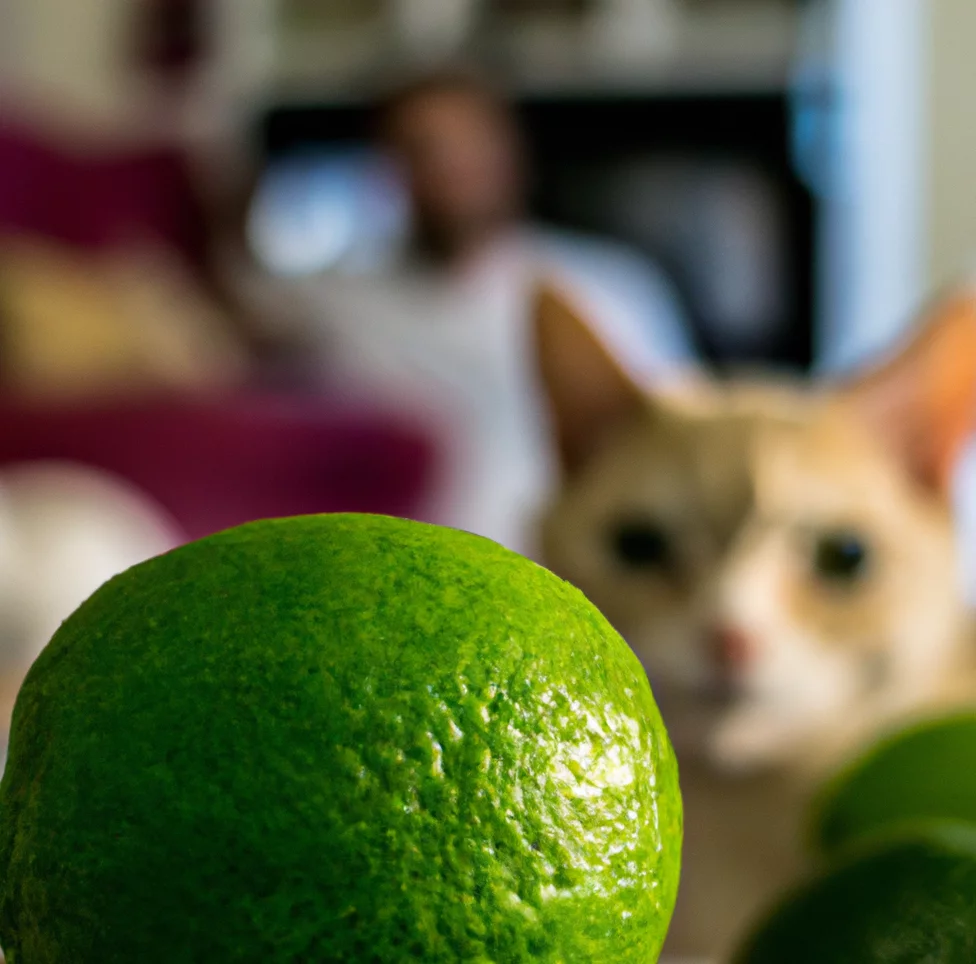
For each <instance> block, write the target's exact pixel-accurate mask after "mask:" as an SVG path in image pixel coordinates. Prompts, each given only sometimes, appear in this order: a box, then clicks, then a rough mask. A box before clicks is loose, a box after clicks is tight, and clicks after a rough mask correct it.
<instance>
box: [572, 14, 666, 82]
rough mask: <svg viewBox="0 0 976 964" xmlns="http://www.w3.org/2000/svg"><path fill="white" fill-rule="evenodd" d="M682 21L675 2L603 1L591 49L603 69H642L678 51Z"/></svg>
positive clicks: (595, 18) (596, 16)
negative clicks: (679, 30)
mask: <svg viewBox="0 0 976 964" xmlns="http://www.w3.org/2000/svg"><path fill="white" fill-rule="evenodd" d="M679 21H680V17H679V10H678V6H677V3H676V2H675V0H599V2H598V3H596V4H595V9H594V11H593V13H592V14H591V17H590V26H589V30H588V33H589V35H590V42H589V44H588V49H589V51H590V53H591V56H592V57H593V59H594V60H595V61H596V62H597V63H598V65H599V66H600V67H601V68H603V69H614V70H636V69H640V68H641V67H646V66H647V65H648V62H649V61H655V60H660V59H661V58H663V57H667V56H669V55H671V54H673V53H674V52H675V49H676V45H677V40H678V28H679Z"/></svg>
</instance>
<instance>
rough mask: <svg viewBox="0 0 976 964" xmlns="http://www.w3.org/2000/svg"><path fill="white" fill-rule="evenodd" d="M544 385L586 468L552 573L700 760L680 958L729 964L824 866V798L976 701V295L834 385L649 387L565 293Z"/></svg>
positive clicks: (687, 791) (549, 333)
mask: <svg viewBox="0 0 976 964" xmlns="http://www.w3.org/2000/svg"><path fill="white" fill-rule="evenodd" d="M537 329H538V336H539V337H538V347H539V364H540V369H541V374H542V382H543V384H544V386H545V388H546V391H547V392H548V395H549V398H550V402H551V410H552V415H553V427H554V430H555V432H556V434H557V436H558V440H559V443H560V449H561V452H562V456H563V462H564V486H563V489H562V491H561V493H560V494H559V496H558V498H557V499H556V500H555V502H554V503H553V504H552V505H551V507H550V509H549V511H548V513H547V514H546V516H545V519H544V522H543V544H544V559H543V561H544V562H545V564H547V565H548V566H550V567H551V568H552V569H554V570H555V571H556V572H557V573H558V574H560V575H561V576H563V577H564V578H566V579H568V580H569V581H571V582H573V583H575V584H576V585H577V586H579V588H581V589H582V590H583V591H584V592H585V593H586V594H587V595H588V596H589V597H590V598H591V599H592V600H593V601H594V603H596V604H597V605H598V606H599V607H600V608H601V609H602V610H603V611H604V613H605V614H606V615H607V617H608V618H609V619H610V621H611V622H612V623H614V624H615V626H616V628H617V629H618V630H619V631H620V633H621V634H622V635H623V636H624V638H625V639H627V641H628V642H629V643H630V645H631V646H632V647H633V649H634V650H635V651H636V653H637V655H638V656H639V657H640V659H641V660H642V662H643V664H644V666H645V668H646V670H647V673H648V675H649V677H650V680H651V683H652V685H653V688H654V692H655V695H656V698H657V700H658V703H659V705H660V707H661V711H662V713H663V715H664V719H665V722H666V723H667V725H668V729H669V732H670V734H671V738H672V741H673V742H674V745H675V748H676V750H677V754H678V759H679V763H680V766H681V786H682V791H683V795H684V800H685V855H684V866H683V871H682V886H681V892H680V895H679V899H678V909H677V911H676V916H675V920H674V924H673V926H672V931H671V935H670V937H669V942H668V945H667V947H666V950H665V959H670V958H669V955H671V956H673V957H674V959H675V960H679V959H683V958H688V959H702V960H708V961H711V960H714V961H725V960H726V959H727V958H728V955H729V953H730V950H731V949H732V948H733V947H734V945H735V943H736V941H737V940H738V939H739V938H740V937H741V936H742V929H743V927H748V925H750V924H751V923H753V922H754V919H755V916H756V914H757V912H759V911H761V910H762V909H763V908H764V906H765V905H766V904H767V903H768V902H769V900H770V899H771V898H772V897H774V896H775V895H776V894H777V893H778V892H779V891H780V890H781V889H782V887H783V886H785V885H787V884H788V883H789V882H790V881H791V879H792V878H793V877H794V875H795V874H797V873H798V871H799V869H800V868H801V867H802V866H803V862H804V859H803V853H802V826H801V824H802V818H803V814H804V811H805V807H806V804H807V801H808V797H809V794H810V792H811V789H812V787H813V786H814V785H815V781H817V780H819V779H820V778H821V777H822V776H823V775H824V774H825V773H826V772H827V771H829V770H830V769H832V768H833V767H835V766H837V765H838V764H839V763H840V762H842V761H843V760H845V759H846V757H847V756H848V755H849V754H850V753H852V752H855V751H857V750H858V748H860V747H862V746H863V745H864V744H865V743H866V742H868V741H870V740H871V739H872V738H873V737H875V736H877V735H879V734H880V733H881V732H882V731H883V730H885V729H886V728H887V727H889V726H892V725H894V724H896V723H899V722H902V721H904V720H906V719H907V718H910V717H912V716H916V715H919V714H926V713H931V712H935V711H938V710H939V709H940V708H943V707H946V706H949V705H952V704H958V703H959V702H961V701H968V700H970V699H976V672H974V670H976V659H974V657H976V645H974V644H973V643H972V642H971V639H970V637H969V635H968V632H967V615H968V614H967V612H966V607H965V603H964V600H963V594H962V592H961V586H960V580H959V577H958V575H957V560H956V548H955V544H954V535H953V524H952V518H951V512H950V510H949V507H948V499H947V480H948V478H949V476H950V474H951V468H952V464H953V460H954V459H955V457H956V455H957V453H958V452H959V450H960V448H961V446H962V443H963V442H964V441H965V439H966V437H967V434H968V433H969V431H970V430H971V428H972V422H973V418H972V415H973V413H974V411H976V300H974V299H973V298H970V297H968V296H964V297H954V298H950V299H948V300H946V301H943V302H941V303H940V304H938V305H937V306H935V307H934V308H933V310H932V311H931V313H930V315H928V316H926V318H924V319H923V324H922V325H921V327H920V329H919V331H920V333H919V334H918V335H917V337H915V339H914V341H912V342H911V343H910V344H908V345H907V346H905V347H904V349H903V350H902V351H901V352H900V353H899V354H898V355H897V356H896V357H893V358H892V359H891V360H890V361H888V362H887V363H886V364H884V365H882V366H881V367H879V368H878V369H877V370H875V371H873V372H871V373H870V374H868V375H865V376H864V377H862V378H859V379H857V380H852V381H850V382H848V383H845V384H842V385H837V386H835V387H834V388H832V389H822V390H813V389H803V388H801V387H799V386H794V387H790V386H778V387H769V386H761V385H755V384H738V383H730V384H726V385H720V384H713V383H704V384H700V385H696V386H689V387H687V389H685V390H682V391H681V392H675V393H672V394H671V395H669V396H667V397H665V396H664V395H658V396H654V397H650V396H648V395H647V394H646V393H644V392H642V391H640V390H638V389H637V388H636V387H635V386H634V385H633V384H632V383H631V382H630V381H628V379H627V377H626V376H625V375H624V374H623V373H622V372H621V371H620V369H619V368H618V367H617V366H616V365H615V364H614V363H613V362H612V361H611V359H610V356H609V355H608V354H607V353H606V352H605V351H604V350H603V349H602V347H601V345H600V344H599V343H598V342H597V341H596V340H595V339H594V338H593V336H592V334H591V333H590V330H589V329H588V327H587V325H586V324H585V322H584V320H583V319H580V318H579V317H577V315H576V313H575V311H574V308H573V306H572V305H571V304H569V303H567V302H566V301H564V300H563V299H562V297H561V296H560V295H559V293H558V292H556V291H554V290H545V291H543V292H542V293H541V294H540V296H539V300H538V308H537Z"/></svg>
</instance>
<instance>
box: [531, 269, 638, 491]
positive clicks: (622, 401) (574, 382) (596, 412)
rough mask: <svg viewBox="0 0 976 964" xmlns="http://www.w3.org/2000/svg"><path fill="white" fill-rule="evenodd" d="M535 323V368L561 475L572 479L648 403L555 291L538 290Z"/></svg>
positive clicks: (549, 287)
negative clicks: (553, 433)
mask: <svg viewBox="0 0 976 964" xmlns="http://www.w3.org/2000/svg"><path fill="white" fill-rule="evenodd" d="M533 321H534V330H535V339H536V364H537V368H538V373H539V376H540V379H541V382H542V387H543V390H544V392H545V394H546V396H547V399H548V402H549V409H550V414H551V417H552V424H553V428H554V431H555V433H556V442H557V445H558V449H559V453H560V456H561V458H562V463H563V469H564V470H565V471H566V472H567V473H573V472H575V471H576V470H577V469H579V468H580V467H581V466H582V465H584V464H585V463H586V461H587V460H588V459H589V457H590V456H591V455H592V454H593V452H594V451H595V450H596V448H597V447H598V446H599V445H600V443H601V442H602V440H603V439H604V438H605V437H606V434H607V433H608V432H609V431H611V430H612V429H613V428H615V427H616V426H617V425H619V424H621V423H622V422H624V421H626V420H629V419H631V418H633V417H635V416H636V415H637V414H638V413H640V412H641V410H643V409H645V408H647V406H648V398H647V396H646V395H645V393H643V392H642V391H641V390H640V388H639V387H638V386H637V385H636V383H635V382H634V381H633V380H632V379H631V378H630V377H629V376H628V375H627V373H626V372H625V371H624V370H623V368H622V367H621V366H620V365H619V364H618V363H617V362H616V361H615V360H614V358H613V355H612V354H611V353H610V351H609V350H608V349H607V347H606V346H605V345H604V344H603V343H602V342H601V341H600V339H599V338H598V337H597V336H596V335H595V334H594V330H593V328H592V327H591V326H590V325H589V324H588V323H587V322H586V321H585V320H584V318H583V317H582V315H581V313H580V311H579V309H578V308H577V307H576V306H575V305H574V304H573V303H572V301H571V299H570V298H568V297H567V296H566V295H564V294H563V293H562V292H561V291H560V290H559V289H558V288H557V287H556V286H554V285H551V284H548V283H543V284H541V285H539V286H538V288H537V289H536V292H535V299H534V304H533Z"/></svg>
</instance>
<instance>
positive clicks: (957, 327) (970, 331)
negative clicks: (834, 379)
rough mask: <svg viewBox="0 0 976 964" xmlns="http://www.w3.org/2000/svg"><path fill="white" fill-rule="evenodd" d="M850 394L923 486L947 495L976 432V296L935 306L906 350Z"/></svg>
mask: <svg viewBox="0 0 976 964" xmlns="http://www.w3.org/2000/svg"><path fill="white" fill-rule="evenodd" d="M845 394H846V395H847V396H848V397H849V398H850V399H851V400H853V402H854V403H855V405H856V407H857V409H858V411H859V413H860V414H861V416H862V417H863V418H864V419H865V421H866V423H867V425H868V427H869V428H870V430H871V431H872V432H873V433H876V434H877V437H879V438H880V439H881V440H882V441H884V442H886V443H887V444H888V446H889V447H890V448H891V450H892V451H893V452H894V453H895V454H896V455H897V456H898V457H899V458H900V459H901V460H902V461H903V462H904V463H905V464H906V466H907V467H908V469H909V471H910V472H911V473H912V475H913V476H914V477H915V478H916V479H917V480H918V481H919V482H921V483H923V484H924V485H926V486H928V487H930V488H935V489H938V490H941V491H942V492H947V491H948V488H949V485H950V483H951V481H952V473H953V469H954V468H955V464H956V461H957V459H958V457H959V455H960V453H961V450H962V448H963V446H964V445H965V443H966V442H967V440H968V438H969V436H970V435H971V434H972V433H973V431H974V429H976V290H966V291H960V292H955V293H953V294H950V295H948V296H944V297H942V298H940V299H939V300H938V301H936V302H934V303H933V304H932V305H930V306H929V308H928V309H927V310H926V311H925V312H924V313H923V315H922V317H921V319H920V321H919V323H918V325H917V326H916V328H915V333H914V335H913V336H912V337H911V338H910V339H909V340H908V341H907V343H905V344H904V345H903V346H902V348H901V350H900V351H898V352H897V353H896V354H894V355H893V356H892V357H890V358H889V359H888V360H887V361H885V362H884V363H882V364H881V365H879V366H878V367H876V368H875V369H873V370H872V371H870V372H868V373H867V374H865V375H862V376H861V377H859V378H858V379H856V380H855V381H854V382H853V383H851V384H849V385H848V386H846V389H845Z"/></svg>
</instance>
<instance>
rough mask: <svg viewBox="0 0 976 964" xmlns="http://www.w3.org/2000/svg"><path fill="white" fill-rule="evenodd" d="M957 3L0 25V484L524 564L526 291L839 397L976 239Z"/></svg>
mask: <svg viewBox="0 0 976 964" xmlns="http://www.w3.org/2000/svg"><path fill="white" fill-rule="evenodd" d="M973 37H976V8H974V7H973V5H972V3H971V2H970V0H805V2H804V0H2V2H0V98H2V99H0V406H3V407H5V408H6V411H5V412H4V414H3V415H2V417H0V464H12V463H22V462H25V461H33V460H38V459H44V460H51V459H54V460H59V461H64V460H67V461H70V462H72V463H81V464H83V465H86V466H89V467H91V468H93V469H97V470H99V471H103V472H109V473H111V474H112V475H113V476H114V477H115V478H117V479H121V480H124V481H125V482H126V483H130V484H132V485H134V486H137V487H138V488H139V489H140V490H141V491H142V492H143V494H144V495H145V496H146V497H147V498H148V499H151V500H153V501H154V503H155V504H156V505H157V506H158V507H159V508H160V511H162V512H165V513H166V514H168V516H169V517H170V518H171V519H172V520H173V521H174V524H175V526H176V528H177V529H178V530H179V531H180V532H181V533H182V536H183V537H193V536H198V535H202V534H203V533H205V532H208V531H214V530H215V529H219V528H222V527H224V526H226V525H231V524H234V523H236V522H241V521H245V520H246V519H249V518H257V517H260V516H264V515H281V514H290V513H293V512H304V511H316V510H323V511H328V510H334V509H361V510H368V511H385V512H391V513H395V514H405V515H412V516H416V517H420V518H429V519H433V520H436V521H445V522H448V523H450V524H457V525H461V526H463V527H466V528H471V529H475V530H477V531H481V532H484V533H485V534H487V535H492V536H494V537H496V538H498V539H500V541H503V542H506V543H507V544H509V545H512V546H513V547H514V548H518V549H522V550H523V551H530V548H531V537H530V536H529V535H528V533H529V530H530V528H531V525H530V519H531V513H532V511H534V508H535V507H536V506H537V505H538V503H539V501H540V500H543V499H544V498H545V492H546V490H547V486H549V485H551V484H553V483H552V472H551V465H550V462H551V459H550V458H549V455H548V449H549V448H551V446H550V445H549V440H548V439H547V437H546V431H547V429H546V424H545V416H544V412H540V405H539V400H538V398H537V397H536V394H534V390H533V384H532V374H531V369H532V361H531V357H530V356H531V339H530V338H529V334H528V329H529V327H530V326H529V325H527V321H528V320H530V316H531V295H530V293H531V290H532V285H533V284H535V283H537V282H539V281H540V280H546V279H548V280H553V279H557V278H558V279H559V280H560V282H561V283H563V284H564V286H565V290H566V291H571V292H573V294H574V296H575V297H577V299H578V303H579V305H580V310H581V312H582V313H583V314H585V315H587V317H588V319H589V320H590V321H591V322H592V323H593V325H594V326H595V328H596V329H597V330H599V331H600V332H602V335H603V337H604V339H605V341H606V344H607V345H608V346H611V348H612V349H613V350H614V351H615V352H616V353H617V355H618V357H619V358H620V360H621V364H622V365H624V366H625V367H626V366H629V367H630V368H631V369H632V371H634V372H635V373H637V374H638V375H640V376H641V377H645V376H646V377H647V378H648V379H649V380H651V381H653V380H654V379H656V378H665V377H667V376H668V374H669V373H670V372H672V371H675V372H677V371H679V370H684V369H687V368H688V367H689V366H697V365H708V366H712V367H715V368H718V369H728V368H735V367H740V366H749V367H754V366H758V365H761V366H764V367H774V368H779V369H783V370H785V371H791V372H796V373H803V374H806V373H814V374H818V373H820V372H833V371H839V370H842V369H846V368H849V367H850V366H853V365H857V364H860V363H862V362H863V361H865V360H867V359H869V358H871V357H873V355H875V354H876V353H877V352H878V351H880V350H882V349H883V348H884V347H885V346H887V345H888V344H890V342H891V341H892V339H894V338H895V337H896V336H897V335H898V333H899V332H900V331H901V330H902V329H903V328H904V326H905V325H907V324H908V323H909V322H910V319H911V318H912V315H913V312H914V311H915V310H916V308H917V307H918V306H919V304H920V303H921V302H922V301H923V300H924V299H925V298H926V297H927V296H928V295H929V294H930V293H931V292H932V291H934V290H935V289H936V288H938V287H940V286H942V285H945V284H947V283H952V282H955V281H956V280H957V279H959V278H960V277H961V276H962V275H964V274H965V273H966V272H967V271H968V267H969V266H968V262H969V258H970V256H971V253H972V248H973V245H974V243H976V192H974V191H973V189H972V185H971V183H970V177H971V172H972V170H974V169H976V128H974V126H973V125H972V123H971V121H970V118H969V116H968V114H969V111H968V105H969V93H970V91H971V90H972V89H974V88H976V61H974V59H973V58H972V56H971V55H970V53H969V49H970V45H971V40H972V38H973Z"/></svg>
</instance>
